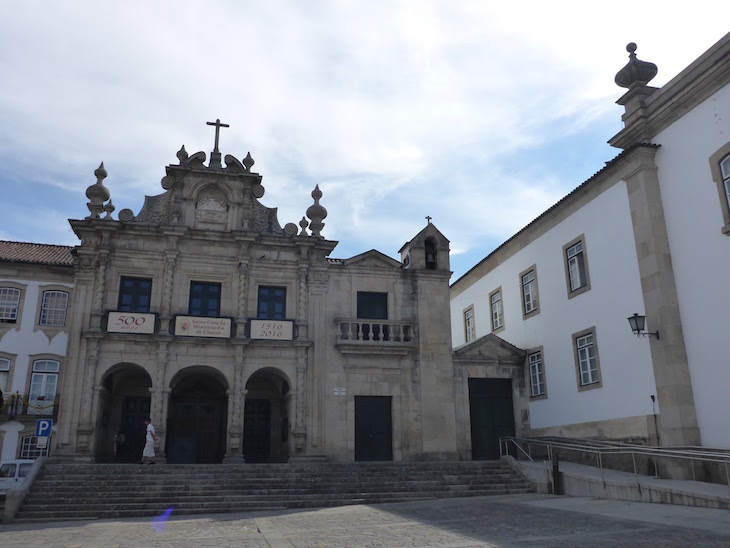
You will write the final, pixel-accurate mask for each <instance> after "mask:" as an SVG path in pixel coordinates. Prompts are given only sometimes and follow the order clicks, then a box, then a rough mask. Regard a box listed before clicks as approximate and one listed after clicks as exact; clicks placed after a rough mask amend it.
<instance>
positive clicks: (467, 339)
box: [462, 304, 477, 344]
mask: <svg viewBox="0 0 730 548" xmlns="http://www.w3.org/2000/svg"><path fill="white" fill-rule="evenodd" d="M468 313H471V317H467V314H468ZM462 318H463V320H464V344H469V343H472V342H474V341H475V340H477V328H476V321H475V319H474V305H473V304H470V305H469V306H467V307H466V308H465V309H464V310H463V311H462ZM469 320H471V326H469ZM470 335H471V336H470Z"/></svg>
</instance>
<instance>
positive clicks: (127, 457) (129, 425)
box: [119, 398, 150, 462]
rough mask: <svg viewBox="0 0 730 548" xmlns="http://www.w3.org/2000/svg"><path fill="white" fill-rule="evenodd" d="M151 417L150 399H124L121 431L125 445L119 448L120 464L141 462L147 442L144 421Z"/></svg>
mask: <svg viewBox="0 0 730 548" xmlns="http://www.w3.org/2000/svg"><path fill="white" fill-rule="evenodd" d="M149 416H150V398H124V403H123V404H122V424H121V428H120V429H121V431H122V433H123V434H124V444H123V445H122V446H121V447H120V448H119V462H139V461H140V460H141V459H142V450H143V449H144V442H145V426H144V420H145V419H146V418H147V417H149Z"/></svg>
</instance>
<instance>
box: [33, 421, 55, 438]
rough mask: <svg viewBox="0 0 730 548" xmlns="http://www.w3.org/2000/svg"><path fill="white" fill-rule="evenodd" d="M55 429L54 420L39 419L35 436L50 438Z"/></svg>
mask: <svg viewBox="0 0 730 548" xmlns="http://www.w3.org/2000/svg"><path fill="white" fill-rule="evenodd" d="M52 428H53V419H38V423H37V424H36V426H35V435H36V436H38V437H45V438H47V437H50V435H51V429H52Z"/></svg>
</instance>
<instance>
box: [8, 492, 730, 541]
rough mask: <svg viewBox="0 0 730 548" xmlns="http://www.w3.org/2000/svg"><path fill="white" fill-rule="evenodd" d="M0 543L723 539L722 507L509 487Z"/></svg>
mask: <svg viewBox="0 0 730 548" xmlns="http://www.w3.org/2000/svg"><path fill="white" fill-rule="evenodd" d="M0 545H1V546H3V547H5V548H10V547H27V546H39V545H46V546H59V547H92V546H93V547H102V546H107V547H113V546H116V547H135V548H136V547H139V546H151V547H171V546H176V547H177V546H182V547H186V546H190V547H193V546H195V547H198V546H215V547H221V546H243V547H273V548H283V547H287V548H291V547H298V548H299V547H301V548H310V547H311V548H321V547H330V546H332V547H350V546H353V547H375V546H380V547H383V546H387V547H390V546H393V547H398V546H410V547H414V546H415V547H419V546H423V547H425V546H443V547H447V546H448V547H451V548H457V547H476V546H500V547H504V546H541V547H542V546H545V547H552V546H555V547H557V546H560V547H567V546H599V547H600V546H632V547H633V546H662V547H665V546H670V547H671V546H698V545H701V546H703V547H704V546H730V512H727V511H725V510H712V509H705V508H689V507H683V506H670V505H660V504H647V503H636V502H622V501H612V500H598V499H588V498H570V497H553V496H546V495H512V496H500V497H477V498H461V499H446V500H438V501H421V502H410V503H398V504H380V505H374V506H347V507H340V508H326V509H320V510H303V511H296V510H286V511H276V512H254V513H247V514H218V515H207V516H200V517H190V516H188V517H185V516H180V517H174V512H173V517H171V518H170V519H168V520H165V521H159V520H154V519H153V520H151V519H129V520H109V521H85V522H55V523H53V522H52V523H44V524H34V525H22V524H18V525H4V526H0Z"/></svg>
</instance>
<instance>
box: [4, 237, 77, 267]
mask: <svg viewBox="0 0 730 548" xmlns="http://www.w3.org/2000/svg"><path fill="white" fill-rule="evenodd" d="M72 249H73V247H72V246H67V245H50V244H31V243H27V242H8V241H4V240H0V261H9V262H12V263H36V264H47V265H62V266H73V262H74V260H73V256H72V255H71V250H72Z"/></svg>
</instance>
